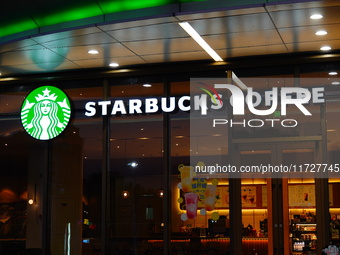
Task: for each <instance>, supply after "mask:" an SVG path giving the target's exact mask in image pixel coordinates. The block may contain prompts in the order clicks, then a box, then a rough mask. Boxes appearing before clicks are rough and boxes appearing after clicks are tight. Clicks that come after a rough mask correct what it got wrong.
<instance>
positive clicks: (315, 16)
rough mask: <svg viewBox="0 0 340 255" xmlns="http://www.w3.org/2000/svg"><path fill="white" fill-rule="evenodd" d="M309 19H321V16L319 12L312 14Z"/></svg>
mask: <svg viewBox="0 0 340 255" xmlns="http://www.w3.org/2000/svg"><path fill="white" fill-rule="evenodd" d="M309 18H310V19H322V18H323V16H322V15H321V14H319V13H316V14H313V15H312V16H310V17H309Z"/></svg>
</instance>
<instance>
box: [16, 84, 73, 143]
mask: <svg viewBox="0 0 340 255" xmlns="http://www.w3.org/2000/svg"><path fill="white" fill-rule="evenodd" d="M70 117H71V107H70V101H69V99H68V97H67V96H66V94H65V93H64V92H63V91H61V90H60V89H58V88H56V87H52V86H43V87H39V88H37V89H35V90H33V91H32V92H31V93H30V94H29V95H28V96H27V97H26V99H25V101H24V102H23V104H22V107H21V123H22V125H23V127H24V129H25V130H26V132H27V133H28V134H30V135H31V136H32V137H34V138H36V139H38V140H50V139H53V138H55V137H57V136H58V135H59V134H60V133H61V132H63V131H64V129H65V128H66V126H67V124H68V123H69V121H70Z"/></svg>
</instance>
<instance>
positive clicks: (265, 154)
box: [235, 139, 321, 255]
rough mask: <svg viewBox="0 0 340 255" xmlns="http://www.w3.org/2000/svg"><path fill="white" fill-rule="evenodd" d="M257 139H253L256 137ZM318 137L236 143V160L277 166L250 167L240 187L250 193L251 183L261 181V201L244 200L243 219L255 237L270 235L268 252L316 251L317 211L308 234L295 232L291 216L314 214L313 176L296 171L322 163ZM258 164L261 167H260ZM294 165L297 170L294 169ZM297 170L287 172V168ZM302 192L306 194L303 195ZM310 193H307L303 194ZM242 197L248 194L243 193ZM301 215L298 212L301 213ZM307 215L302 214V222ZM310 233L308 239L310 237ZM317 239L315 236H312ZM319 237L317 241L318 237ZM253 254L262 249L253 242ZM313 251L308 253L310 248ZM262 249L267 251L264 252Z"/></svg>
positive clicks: (242, 164)
mask: <svg viewBox="0 0 340 255" xmlns="http://www.w3.org/2000/svg"><path fill="white" fill-rule="evenodd" d="M252 140H253V139H252ZM318 148H319V146H318V142H317V141H294V140H292V141H289V142H288V141H283V140H281V139H271V141H269V140H268V141H265V139H264V140H263V139H262V141H248V142H246V141H242V142H240V143H238V144H237V153H236V154H237V155H235V156H236V161H237V164H239V166H240V167H243V168H245V167H248V169H252V168H251V167H253V169H254V166H257V167H258V169H259V170H261V169H262V170H265V171H270V170H272V171H274V173H271V174H269V173H268V172H264V173H261V174H259V173H247V174H244V176H242V181H241V182H242V186H241V193H242V192H244V193H247V192H248V193H249V187H251V185H250V186H249V185H248V186H247V183H250V184H253V185H254V186H257V188H256V193H260V194H257V201H256V204H255V205H254V207H253V209H252V210H249V209H244V208H245V207H244V203H246V201H242V219H241V220H242V224H243V226H244V227H245V229H246V231H245V233H246V234H248V233H247V228H252V229H256V234H255V233H253V234H252V235H253V237H257V238H267V242H268V243H267V254H268V255H288V254H314V253H313V252H315V254H317V246H316V222H315V217H314V218H312V219H310V220H309V221H310V222H308V225H307V221H306V226H303V228H304V229H308V230H310V231H309V232H308V233H307V232H306V235H301V233H300V232H299V234H298V236H294V233H293V226H292V222H293V220H294V216H295V217H300V215H301V217H303V216H302V215H303V214H310V215H315V207H316V204H315V203H316V196H315V184H314V178H311V176H308V174H306V175H304V173H297V172H299V170H298V171H297V170H295V172H294V169H299V167H300V166H303V165H304V164H313V163H317V162H318V161H319V160H320V162H321V159H320V155H321V154H320V151H319V149H318ZM255 169H256V168H255ZM292 169H293V170H292ZM288 170H290V171H292V173H289V174H287V172H285V171H288ZM299 196H301V197H299ZM303 196H305V197H303ZM241 199H243V197H241ZM297 215H299V216H297ZM302 221H303V219H301V222H302ZM300 228H302V227H300ZM312 231H314V232H312ZM245 238H247V239H249V238H250V237H249V236H244V235H243V240H242V249H243V250H244V249H246V250H247V249H249V247H246V246H249V244H248V243H249V242H248V243H247V242H245V241H244V239H245ZM305 239H306V240H305ZM312 240H313V242H312ZM314 240H315V241H314ZM253 247H254V248H253V250H254V254H260V253H258V252H257V251H256V246H255V245H253ZM307 251H308V253H303V252H307ZM261 254H263V253H261Z"/></svg>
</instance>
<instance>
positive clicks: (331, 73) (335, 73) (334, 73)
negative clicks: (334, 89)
mask: <svg viewBox="0 0 340 255" xmlns="http://www.w3.org/2000/svg"><path fill="white" fill-rule="evenodd" d="M328 74H329V75H337V74H338V73H337V72H329V73H328Z"/></svg>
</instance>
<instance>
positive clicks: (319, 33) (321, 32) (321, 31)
mask: <svg viewBox="0 0 340 255" xmlns="http://www.w3.org/2000/svg"><path fill="white" fill-rule="evenodd" d="M315 34H316V35H327V34H328V33H327V31H325V30H319V31H317V32H315Z"/></svg>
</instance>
